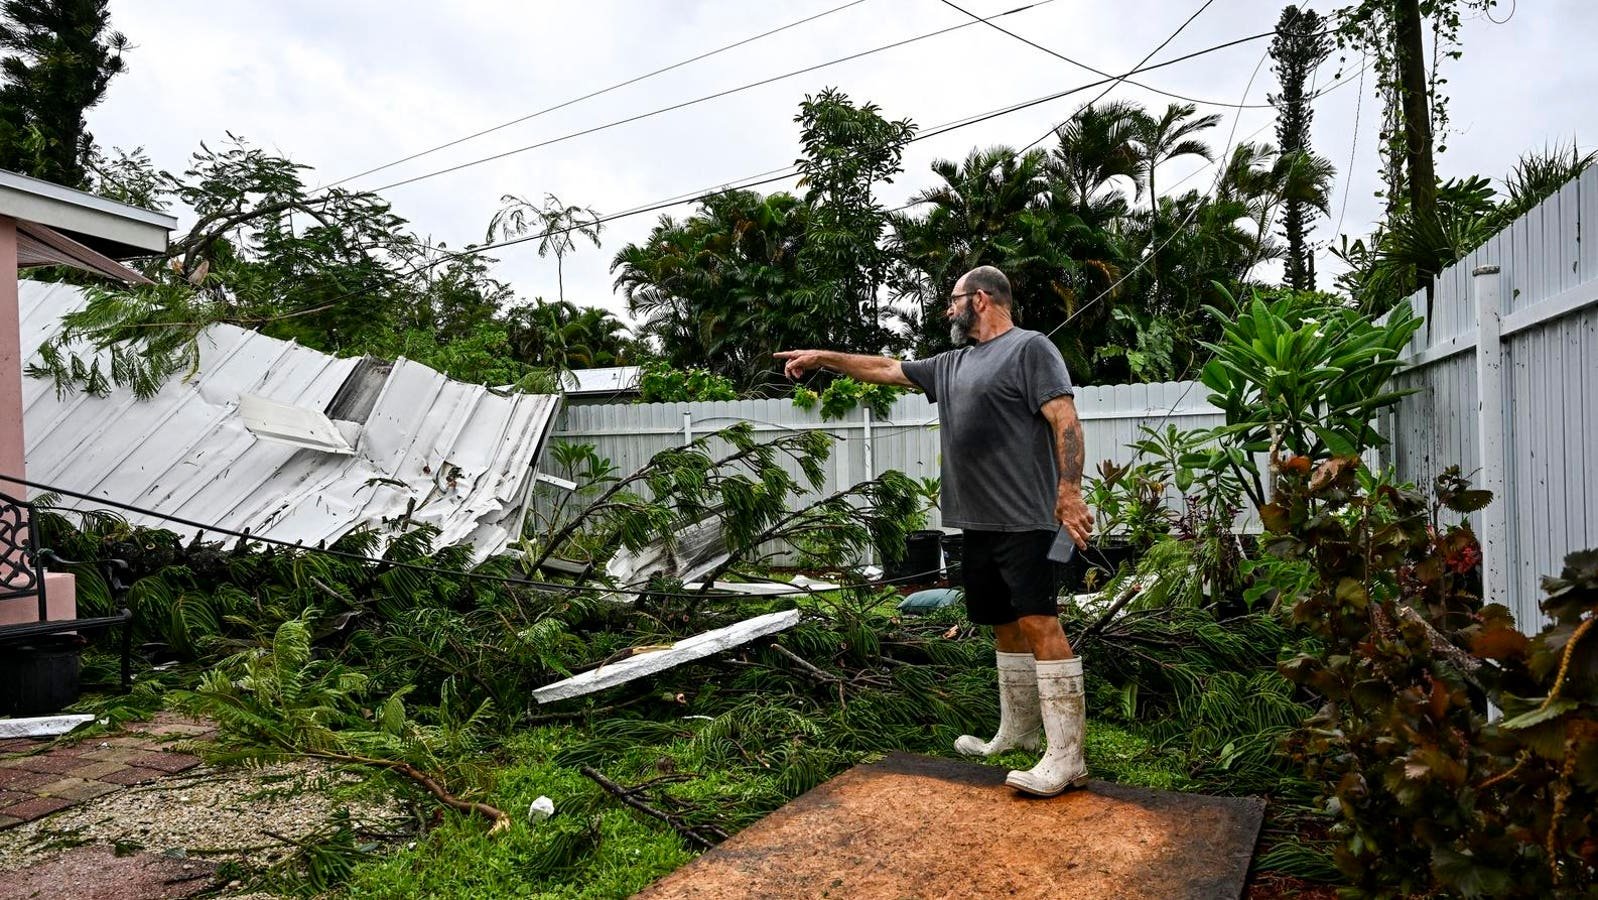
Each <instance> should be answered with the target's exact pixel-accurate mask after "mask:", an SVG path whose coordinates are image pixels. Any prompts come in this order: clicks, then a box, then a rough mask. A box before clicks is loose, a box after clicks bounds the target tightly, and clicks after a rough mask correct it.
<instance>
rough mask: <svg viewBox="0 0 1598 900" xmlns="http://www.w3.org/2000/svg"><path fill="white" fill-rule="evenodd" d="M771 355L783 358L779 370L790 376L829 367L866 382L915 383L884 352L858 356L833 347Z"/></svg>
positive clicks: (901, 385) (908, 384)
mask: <svg viewBox="0 0 1598 900" xmlns="http://www.w3.org/2000/svg"><path fill="white" fill-rule="evenodd" d="M773 355H774V356H776V357H777V358H778V359H781V360H785V361H786V364H785V365H784V366H783V369H782V371H783V374H784V375H787V376H788V377H789V378H793V379H798V378H799V377H800V376H802V375H804V374H805V373H806V372H808V371H811V370H812V369H831V370H833V371H834V372H842V373H843V374H845V375H847V376H849V377H850V378H853V379H854V380H855V381H864V382H866V383H868V384H891V385H893V386H894V387H915V384H914V382H912V381H911V380H910V379H908V378H906V377H905V376H904V366H902V365H900V363H899V361H898V360H897V359H890V358H888V357H886V356H862V355H860V354H856V353H838V352H836V351H833V350H780V351H778V352H777V353H775V354H773Z"/></svg>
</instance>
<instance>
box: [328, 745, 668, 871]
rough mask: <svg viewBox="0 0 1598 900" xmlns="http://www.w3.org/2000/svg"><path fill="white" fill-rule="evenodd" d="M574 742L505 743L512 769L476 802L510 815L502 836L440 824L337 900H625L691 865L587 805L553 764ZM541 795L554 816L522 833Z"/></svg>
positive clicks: (585, 791)
mask: <svg viewBox="0 0 1598 900" xmlns="http://www.w3.org/2000/svg"><path fill="white" fill-rule="evenodd" d="M577 737H578V733H577V732H575V731H574V730H573V729H571V728H539V729H534V730H532V731H527V732H523V733H521V734H519V735H517V736H516V737H514V738H513V739H512V740H510V741H509V742H507V744H506V746H505V748H504V750H505V753H506V755H507V756H508V757H509V758H511V759H512V760H513V762H512V763H511V764H510V765H509V766H507V767H506V768H505V769H503V770H501V771H500V773H499V777H498V780H497V783H496V784H495V786H494V788H493V790H492V792H491V793H490V795H489V796H488V797H486V798H484V799H486V800H487V801H488V802H490V803H492V804H494V805H496V806H498V807H500V808H501V809H504V810H505V811H507V812H508V813H510V814H511V816H512V818H513V819H514V820H515V824H513V825H512V826H511V828H510V830H509V831H508V832H505V833H501V834H498V835H494V836H489V835H488V834H487V829H485V828H484V827H483V823H482V821H481V820H480V819H469V818H466V817H463V816H455V815H452V816H448V817H446V819H445V821H444V823H443V824H442V825H440V826H439V827H437V828H434V829H433V830H431V831H430V832H428V833H427V835H426V836H425V837H424V838H422V839H421V840H420V841H418V842H417V844H416V846H415V847H414V848H411V849H401V850H400V851H399V852H397V853H394V854H392V855H390V856H387V857H385V858H382V859H379V860H373V861H370V862H366V863H363V864H361V865H359V866H357V867H356V870H355V873H354V875H353V877H352V878H351V879H350V881H349V883H348V885H347V886H346V888H345V891H344V895H345V896H348V897H350V898H402V897H417V898H421V897H439V898H447V897H462V898H465V897H472V898H479V897H538V898H551V900H553V898H563V900H576V898H611V897H625V896H628V895H630V894H632V893H634V892H636V891H638V890H641V889H642V888H643V887H645V886H646V885H648V884H649V883H650V882H652V881H654V880H655V879H657V878H659V877H661V876H662V875H665V874H666V873H668V872H670V871H672V870H673V869H675V868H677V867H678V866H680V865H682V864H683V863H685V862H687V861H688V860H689V859H691V858H692V857H693V854H692V853H691V852H690V851H689V850H688V849H687V848H686V847H685V846H684V842H683V840H682V839H681V838H680V837H679V836H678V835H677V834H676V833H675V832H672V831H669V830H667V829H665V828H663V827H660V826H658V825H657V823H654V822H649V821H646V820H644V819H643V818H642V817H641V816H639V815H638V814H636V813H634V812H632V811H631V810H628V809H625V808H623V807H621V806H620V805H619V804H611V803H605V802H598V803H596V801H601V800H602V798H600V796H599V794H600V792H599V790H598V788H597V787H596V786H595V785H594V783H593V782H592V781H590V780H588V779H587V778H585V777H584V776H583V775H582V773H580V772H579V771H578V770H577V769H575V768H570V767H566V766H561V765H557V764H556V763H555V762H554V757H555V755H556V753H557V751H558V750H559V749H560V748H561V747H562V746H565V745H567V744H570V743H571V742H573V741H574V740H575V739H576V738H577ZM541 794H542V795H546V796H548V797H550V798H552V799H553V800H554V801H555V815H554V816H553V817H551V818H550V819H548V820H546V821H544V822H542V823H539V824H537V825H530V824H529V823H528V820H527V819H528V816H527V810H528V807H529V806H530V805H531V804H532V802H533V801H534V800H535V799H537V798H538V796H539V795H541ZM596 806H597V807H598V808H596ZM585 851H586V852H585Z"/></svg>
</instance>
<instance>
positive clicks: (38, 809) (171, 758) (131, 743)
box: [0, 712, 216, 830]
mask: <svg viewBox="0 0 1598 900" xmlns="http://www.w3.org/2000/svg"><path fill="white" fill-rule="evenodd" d="M215 734H216V730H215V728H214V727H213V726H211V725H210V724H208V723H206V722H201V721H197V720H194V719H189V718H185V717H183V716H179V715H176V714H174V713H165V712H162V713H157V714H156V715H155V716H154V718H152V719H151V720H150V721H148V722H134V723H130V724H129V725H128V726H126V728H124V729H123V733H122V734H119V735H117V736H115V737H100V738H90V739H88V740H85V741H82V742H80V743H78V744H74V745H72V746H67V747H55V748H53V749H45V748H47V747H49V746H50V742H49V741H30V740H25V739H17V740H7V741H0V830H4V829H6V828H11V827H13V826H15V825H21V824H22V823H23V822H31V821H33V820H35V819H41V818H44V817H45V816H48V815H51V814H52V813H58V812H60V811H61V810H63V809H68V808H70V807H72V806H75V805H76V804H78V803H81V802H83V801H85V800H92V799H94V798H96V797H102V796H104V795H106V794H109V793H111V792H113V791H120V790H122V789H123V788H125V787H128V786H130V785H135V784H144V783H146V782H150V781H155V780H157V779H159V778H164V777H167V776H171V775H176V774H178V773H181V772H187V771H188V770H190V769H192V768H194V767H195V766H197V765H199V764H200V759H199V757H197V756H191V755H189V754H187V753H179V752H177V751H175V750H171V749H168V748H167V747H166V746H165V745H166V744H168V743H171V742H174V741H183V740H208V739H210V738H211V737H213V736H214V735H215Z"/></svg>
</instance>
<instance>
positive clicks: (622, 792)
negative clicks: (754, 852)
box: [579, 766, 725, 850]
mask: <svg viewBox="0 0 1598 900" xmlns="http://www.w3.org/2000/svg"><path fill="white" fill-rule="evenodd" d="M579 771H581V772H582V773H583V775H585V776H587V777H588V778H589V779H591V780H592V781H593V782H594V783H595V784H597V785H599V786H600V787H602V788H604V789H605V791H606V792H607V793H609V794H611V795H612V796H614V797H615V798H616V799H618V800H620V801H621V802H622V803H624V804H626V805H628V806H630V807H632V808H633V809H636V810H638V811H639V812H641V813H643V814H644V815H646V816H649V817H650V818H653V819H657V820H659V821H661V822H664V823H666V824H667V825H669V826H671V828H672V830H673V831H676V832H677V833H678V834H680V835H682V836H683V837H684V838H686V839H687V840H688V841H689V842H690V843H693V844H694V845H696V846H698V847H700V848H701V849H704V850H709V849H710V848H711V847H714V846H715V843H714V842H712V841H711V840H709V839H708V838H706V837H705V836H704V835H702V834H700V833H699V829H697V828H695V827H693V826H692V825H689V824H688V823H687V822H684V821H683V820H682V818H681V817H679V816H674V815H672V814H671V813H667V812H662V811H660V810H658V809H656V808H654V807H653V806H650V805H649V804H647V803H645V802H644V801H642V800H640V799H638V798H637V797H635V796H633V792H632V791H630V790H628V789H627V788H624V787H622V786H621V785H619V784H617V783H616V782H614V781H611V780H610V779H609V778H606V777H605V776H604V774H603V773H601V772H599V770H597V769H595V768H593V767H592V766H583V767H582V768H581V769H580V770H579ZM715 830H716V831H720V829H715ZM723 835H725V833H724V832H723Z"/></svg>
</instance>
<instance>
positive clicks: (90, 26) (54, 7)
mask: <svg viewBox="0 0 1598 900" xmlns="http://www.w3.org/2000/svg"><path fill="white" fill-rule="evenodd" d="M107 6H108V0H6V2H5V3H4V4H3V5H0V50H3V51H5V53H6V56H5V57H4V58H3V59H0V74H3V75H4V83H3V84H0V169H10V170H12V171H15V172H22V173H23V174H26V175H32V176H34V177H36V178H43V179H45V180H46V181H53V182H55V183H57V184H64V185H66V186H68V187H74V188H83V187H87V186H88V184H89V181H88V177H87V172H86V168H85V166H86V163H88V161H89V159H90V155H91V152H92V150H93V147H94V137H93V136H92V135H91V134H89V130H88V127H87V124H86V123H85V122H84V118H83V112H84V110H86V109H89V108H90V107H92V106H94V105H95V104H97V103H99V102H100V100H101V99H102V98H104V97H105V90H106V86H107V85H109V84H110V82H111V79H112V78H113V77H115V76H116V75H117V74H118V73H119V72H121V71H123V69H124V68H125V67H126V63H125V62H124V61H123V59H122V54H123V52H125V51H126V50H127V48H128V39H127V38H126V37H125V36H123V35H122V34H121V33H120V32H115V31H113V32H110V33H107V32H106V27H107V25H108V24H109V22H110V13H109V12H107V9H106V7H107Z"/></svg>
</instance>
